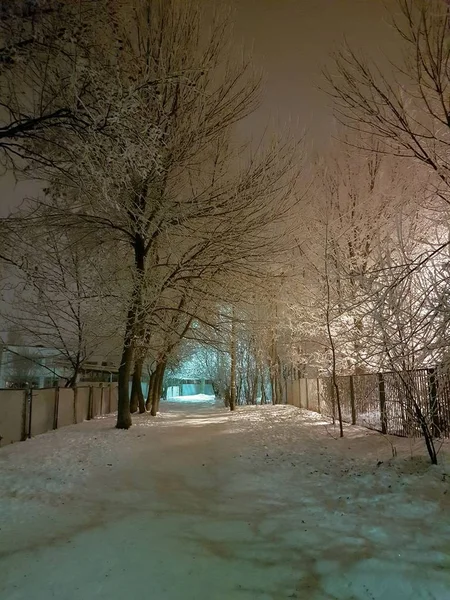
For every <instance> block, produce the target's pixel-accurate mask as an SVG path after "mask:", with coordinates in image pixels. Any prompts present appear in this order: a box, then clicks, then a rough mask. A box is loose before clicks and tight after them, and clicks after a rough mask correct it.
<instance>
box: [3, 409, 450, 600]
mask: <svg viewBox="0 0 450 600" xmlns="http://www.w3.org/2000/svg"><path fill="white" fill-rule="evenodd" d="M113 426H114V419H113V418H111V417H106V418H101V419H97V420H95V421H90V422H86V423H83V424H80V425H75V426H71V427H67V428H64V429H61V430H59V431H56V432H51V433H48V434H45V435H41V436H39V437H37V438H35V439H33V440H31V441H27V442H25V443H18V444H15V445H13V446H10V447H7V448H2V449H1V450H0V482H1V489H0V528H1V531H0V573H1V576H0V599H1V600H22V599H23V600H25V599H27V600H30V599H32V600H44V599H45V600H48V599H51V598H57V599H58V600H74V599H77V600H78V599H80V600H91V599H93V600H97V599H105V600H123V599H124V598H128V599H130V600H134V599H139V600H141V599H142V600H144V599H147V598H148V599H150V600H203V599H204V600H232V599H236V600H266V599H267V600H269V599H273V600H285V599H289V598H301V599H304V600H449V599H450V516H449V515H450V511H449V509H450V492H449V491H448V490H449V481H450V465H449V464H448V462H446V460H445V456H444V455H443V452H444V449H443V450H442V452H441V457H442V458H443V459H444V460H443V463H442V465H440V466H438V467H429V466H428V464H427V462H426V459H425V458H424V457H423V456H421V455H420V452H421V444H420V442H417V443H416V444H415V446H414V447H412V448H411V446H410V442H409V441H408V440H396V439H392V440H391V441H393V442H394V444H395V445H396V447H397V452H398V456H397V458H396V459H395V460H390V457H391V456H392V451H391V445H390V443H389V442H388V441H387V440H386V439H385V438H383V437H382V436H380V435H378V434H376V433H373V432H368V431H366V430H363V429H360V428H357V427H348V428H346V436H347V437H346V438H345V439H344V440H340V439H335V437H334V436H335V435H336V434H335V431H334V430H333V429H332V428H331V427H330V426H329V425H327V424H326V423H325V422H324V421H322V420H321V418H320V417H319V416H318V415H315V414H313V413H309V412H306V411H299V410H298V409H296V408H293V407H285V406H280V407H271V406H267V407H250V408H245V409H240V410H238V411H237V413H236V414H233V415H231V414H229V413H227V412H226V411H225V410H224V409H221V408H218V407H216V406H213V405H211V404H209V405H208V404H199V405H197V406H195V405H192V404H174V403H172V404H170V405H165V406H164V412H163V413H162V414H161V415H160V416H158V417H157V418H155V419H152V418H151V417H150V416H147V415H144V416H141V417H136V418H135V425H134V426H133V427H132V429H131V430H130V431H128V432H126V431H118V430H115V429H114V427H113ZM411 454H414V455H415V457H414V458H411ZM447 473H448V474H449V475H447Z"/></svg>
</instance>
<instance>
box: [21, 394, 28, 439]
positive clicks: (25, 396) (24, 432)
mask: <svg viewBox="0 0 450 600" xmlns="http://www.w3.org/2000/svg"><path fill="white" fill-rule="evenodd" d="M27 405H28V390H24V392H23V403H22V427H21V432H20V441H21V442H24V441H25V440H26V439H27Z"/></svg>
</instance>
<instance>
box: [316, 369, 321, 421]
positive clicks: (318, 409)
mask: <svg viewBox="0 0 450 600" xmlns="http://www.w3.org/2000/svg"><path fill="white" fill-rule="evenodd" d="M316 383H317V411H318V413H319V415H320V413H321V409H320V383H319V378H318V377H317V379H316Z"/></svg>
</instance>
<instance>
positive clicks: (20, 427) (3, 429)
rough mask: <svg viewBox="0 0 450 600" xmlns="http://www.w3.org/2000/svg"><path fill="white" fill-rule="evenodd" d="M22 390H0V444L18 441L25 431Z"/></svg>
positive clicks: (23, 395) (24, 400)
mask: <svg viewBox="0 0 450 600" xmlns="http://www.w3.org/2000/svg"><path fill="white" fill-rule="evenodd" d="M26 395H27V392H26V391H24V390H0V436H1V439H0V446H6V445H7V444H12V443H13V442H20V440H21V439H22V436H23V433H24V432H26V426H27V425H26V422H25V418H26V411H25V414H24V402H26Z"/></svg>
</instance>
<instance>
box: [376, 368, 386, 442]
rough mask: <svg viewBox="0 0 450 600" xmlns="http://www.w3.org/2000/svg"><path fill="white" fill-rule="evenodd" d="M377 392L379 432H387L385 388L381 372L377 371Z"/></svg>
mask: <svg viewBox="0 0 450 600" xmlns="http://www.w3.org/2000/svg"><path fill="white" fill-rule="evenodd" d="M378 393H379V397H380V419H381V433H387V414H386V390H385V388H384V379H383V374H382V373H378Z"/></svg>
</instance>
